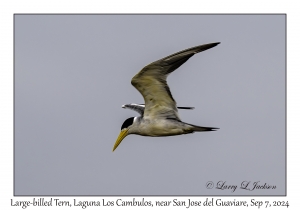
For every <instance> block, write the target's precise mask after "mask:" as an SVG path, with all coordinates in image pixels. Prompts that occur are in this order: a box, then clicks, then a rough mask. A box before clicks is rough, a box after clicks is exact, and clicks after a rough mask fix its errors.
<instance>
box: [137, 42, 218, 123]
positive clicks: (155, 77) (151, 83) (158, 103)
mask: <svg viewBox="0 0 300 210" xmlns="http://www.w3.org/2000/svg"><path fill="white" fill-rule="evenodd" d="M218 44H219V42H217V43H210V44H205V45H201V46H196V47H192V48H189V49H186V50H183V51H180V52H177V53H175V54H172V55H169V56H167V57H165V58H162V59H160V60H158V61H155V62H153V63H150V64H149V65H147V66H145V67H144V68H143V69H142V70H141V71H140V72H139V73H137V74H136V75H135V76H134V77H133V78H132V80H131V84H132V85H133V86H134V87H135V88H136V89H137V90H138V91H139V92H140V93H141V94H142V96H143V97H144V101H145V110H144V118H147V117H149V118H159V117H162V118H173V119H177V120H180V118H179V115H178V111H177V108H176V101H175V100H174V98H173V96H172V94H171V91H170V88H169V86H168V84H167V76H168V75H169V74H170V73H172V72H173V71H174V70H176V69H177V68H178V67H179V66H181V65H182V64H184V63H185V62H186V61H187V60H188V59H189V58H190V57H192V56H193V55H195V54H196V53H199V52H202V51H204V50H207V49H210V48H212V47H215V46H216V45H218Z"/></svg>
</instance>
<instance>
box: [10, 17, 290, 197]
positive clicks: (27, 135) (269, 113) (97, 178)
mask: <svg viewBox="0 0 300 210" xmlns="http://www.w3.org/2000/svg"><path fill="white" fill-rule="evenodd" d="M210 42H221V44H220V45H218V46H217V47H215V48H212V49H210V50H207V51H205V52H202V53H199V54H197V55H195V56H194V57H192V58H191V59H190V60H189V61H187V62H186V63H185V64H184V65H182V66H181V67H180V68H179V69H178V70H176V71H175V72H173V73H172V74H171V75H170V76H169V78H168V84H169V86H170V89H171V92H172V94H173V97H174V98H175V99H176V101H177V104H178V105H179V106H194V107H196V108H195V109H194V110H192V111H186V110H183V111H180V113H179V114H180V116H181V119H182V120H183V121H184V122H188V123H191V124H196V125H200V126H211V127H219V128H220V130H218V131H217V132H207V133H194V134H189V135H182V136H173V137H159V138H153V137H142V136H136V135H130V136H128V137H126V138H125V139H124V140H123V142H122V143H121V144H120V146H119V147H118V148H117V150H116V151H115V152H112V147H113V145H114V142H115V140H116V138H117V136H118V134H119V132H120V128H121V125H122V123H123V121H124V120H125V119H127V118H128V117H132V116H137V115H138V114H137V113H135V112H133V111H131V110H124V109H122V108H121V106H122V104H125V103H143V98H142V96H141V95H140V94H139V92H138V91H137V90H136V89H135V88H134V87H133V86H132V85H131V84H130V80H131V78H132V77H133V76H134V75H135V74H136V73H137V72H138V71H139V70H140V69H141V68H142V67H144V66H145V65H147V64H148V63H151V62H153V61H155V60H158V59H160V58H162V57H165V56H167V55H170V54H172V53H175V52H177V51H180V50H183V49H186V48H189V47H193V46H196V45H201V44H206V43H210ZM285 85H286V84H285V16H284V15H16V16H15V185H14V186H15V195H284V194H285V187H286V186H285ZM209 181H211V182H213V183H214V188H213V189H207V187H206V183H207V182H209ZM220 181H221V182H226V183H225V185H237V187H238V188H237V189H236V190H235V191H234V192H232V190H230V189H225V190H220V189H216V188H215V187H216V186H217V183H218V182H219V183H221V182H220ZM243 181H249V182H250V184H249V188H250V186H253V183H254V182H257V181H259V184H260V185H264V184H265V183H266V184H268V185H271V186H273V185H276V189H260V190H258V189H257V190H253V191H249V190H243V189H239V187H240V186H241V183H242V182H243ZM225 185H224V186H225Z"/></svg>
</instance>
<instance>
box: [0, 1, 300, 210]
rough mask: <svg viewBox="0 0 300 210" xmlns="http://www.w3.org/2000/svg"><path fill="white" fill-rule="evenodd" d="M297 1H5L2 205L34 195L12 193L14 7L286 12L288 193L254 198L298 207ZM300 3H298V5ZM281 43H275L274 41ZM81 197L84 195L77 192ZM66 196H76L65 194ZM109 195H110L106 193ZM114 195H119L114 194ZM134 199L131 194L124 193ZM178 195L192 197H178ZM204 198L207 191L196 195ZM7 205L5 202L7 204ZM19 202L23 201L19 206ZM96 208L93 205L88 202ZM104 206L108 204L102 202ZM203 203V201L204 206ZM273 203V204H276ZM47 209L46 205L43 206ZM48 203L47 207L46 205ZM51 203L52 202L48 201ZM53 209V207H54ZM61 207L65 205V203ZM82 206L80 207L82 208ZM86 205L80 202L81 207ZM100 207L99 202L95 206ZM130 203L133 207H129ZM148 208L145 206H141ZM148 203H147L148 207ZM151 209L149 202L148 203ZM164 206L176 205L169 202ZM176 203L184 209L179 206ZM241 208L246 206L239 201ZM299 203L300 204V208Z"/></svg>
mask: <svg viewBox="0 0 300 210" xmlns="http://www.w3.org/2000/svg"><path fill="white" fill-rule="evenodd" d="M297 6H298V4H297V1H274V0H273V1H270V0H268V1H258V0H252V1H240V0H235V1H228V0H227V1H222V0H218V1H216V0H212V1H199V0H198V1H194V0H193V1H188V0H185V1H175V0H173V1H162V0H160V1H159V0H152V1H147V2H145V1H137V0H136V1H133V0H126V1H122V0H118V1H117V0H111V1H99V0H97V1H96V0H95V1H90V0H86V1H78V0H73V1H63V0H51V1H38V0H30V1H21V0H15V1H8V0H2V1H1V3H0V10H1V13H0V15H1V18H0V26H1V27H0V28H1V33H0V34H1V39H0V46H1V48H0V53H1V54H0V58H1V59H0V61H1V62H0V142H1V145H0V154H1V158H0V161H1V162H0V165H1V173H0V176H1V179H0V207H1V209H8V208H13V207H11V206H10V199H17V200H22V199H24V200H28V199H30V197H14V196H13V14H15V13H287V30H288V31H287V49H288V52H287V55H288V58H287V68H288V71H287V81H288V85H287V88H288V89H287V91H288V92H287V101H288V104H287V105H288V106H287V125H288V130H287V137H288V139H287V150H288V155H287V160H288V165H287V169H288V172H287V174H288V179H287V184H288V185H287V195H288V196H287V197H253V198H254V199H255V200H262V201H265V200H270V201H273V200H284V201H286V200H288V201H289V204H290V207H289V208H288V209H297V207H299V206H300V205H299V201H298V200H299V199H298V196H299V193H297V192H298V191H299V181H298V177H299V167H298V166H299V161H298V159H299V155H298V154H299V138H297V137H299V134H298V132H297V130H298V129H297V128H298V124H297V119H299V111H298V109H299V107H300V106H299V101H298V98H299V95H300V94H299V93H300V89H299V83H300V78H299V72H300V68H299V60H300V59H299V54H300V53H299V49H300V45H299V40H300V36H299V25H300V24H299V22H300V16H299V7H297ZM297 8H298V9H297ZM274 44H276V43H274ZM78 198H79V197H78ZM217 198H221V199H224V200H234V199H237V200H247V201H248V202H250V200H251V197H217ZM61 199H62V200H71V201H72V200H73V198H71V197H61ZM94 199H97V200H101V199H102V198H101V197H83V199H82V200H94ZM105 199H107V200H109V199H110V198H109V197H105ZM111 199H112V200H116V199H117V198H115V197H113V198H111ZM125 199H126V200H129V199H130V197H125ZM172 199H173V198H172V197H148V198H147V200H152V202H154V200H172ZM178 199H188V198H187V197H179V198H178ZM192 199H194V200H205V197H198V198H197V197H193V198H192ZM2 207H6V208H2ZM18 208H20V207H18ZM88 208H91V207H88ZM99 208H103V207H98V208H97V209H99ZM202 208H203V207H202ZM273 208H274V207H273ZM38 209H44V208H38ZM45 209H46V208H45ZM47 209H49V207H47ZM53 209H54V208H53ZM60 209H62V208H60ZM78 209H79V208H78ZM80 209H81V208H80ZM93 209H96V208H93ZM127 209H132V208H131V207H127ZM138 209H144V208H138ZM145 209H146V208H145ZM148 209H149V208H148ZM164 209H171V207H169V208H164ZM177 209H183V208H178V207H177ZM238 209H241V208H240V207H238ZM298 209H299V208H298Z"/></svg>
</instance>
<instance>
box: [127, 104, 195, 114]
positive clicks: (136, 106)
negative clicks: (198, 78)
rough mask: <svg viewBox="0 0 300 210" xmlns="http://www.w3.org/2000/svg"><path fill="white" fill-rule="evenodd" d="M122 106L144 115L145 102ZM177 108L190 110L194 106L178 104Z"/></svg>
mask: <svg viewBox="0 0 300 210" xmlns="http://www.w3.org/2000/svg"><path fill="white" fill-rule="evenodd" d="M122 108H124V109H131V110H133V111H136V112H138V113H139V114H140V115H141V116H143V115H144V109H145V104H124V105H122ZM177 109H187V110H192V109H195V107H190V106H178V107H177Z"/></svg>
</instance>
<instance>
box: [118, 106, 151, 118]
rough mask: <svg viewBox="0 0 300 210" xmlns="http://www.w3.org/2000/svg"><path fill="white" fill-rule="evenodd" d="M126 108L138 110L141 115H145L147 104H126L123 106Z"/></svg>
mask: <svg viewBox="0 0 300 210" xmlns="http://www.w3.org/2000/svg"><path fill="white" fill-rule="evenodd" d="M122 108H124V109H131V110H133V111H136V112H138V113H139V114H140V115H141V116H143V115H144V109H145V105H143V104H124V105H123V106H122Z"/></svg>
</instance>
